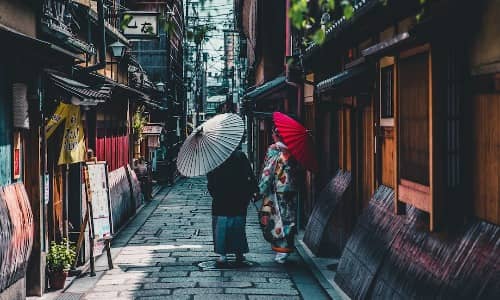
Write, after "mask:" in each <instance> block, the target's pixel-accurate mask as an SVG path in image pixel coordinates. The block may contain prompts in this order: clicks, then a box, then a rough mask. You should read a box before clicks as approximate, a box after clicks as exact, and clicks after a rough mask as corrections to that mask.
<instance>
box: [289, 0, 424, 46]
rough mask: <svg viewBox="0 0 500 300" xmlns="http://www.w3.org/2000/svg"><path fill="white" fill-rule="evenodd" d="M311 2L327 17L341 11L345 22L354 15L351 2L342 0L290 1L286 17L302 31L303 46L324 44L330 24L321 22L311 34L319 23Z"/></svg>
mask: <svg viewBox="0 0 500 300" xmlns="http://www.w3.org/2000/svg"><path fill="white" fill-rule="evenodd" d="M312 1H316V2H317V4H318V7H319V8H320V12H319V13H323V14H326V13H328V14H329V15H331V16H333V15H336V14H335V13H334V12H335V10H336V9H342V15H343V16H344V18H345V19H346V20H349V19H350V18H352V16H353V15H354V7H353V5H352V1H351V0H342V1H340V3H339V2H336V1H335V0H292V2H291V6H290V9H289V11H288V17H289V18H290V20H291V23H292V26H293V27H294V28H296V29H298V30H302V31H304V35H305V44H308V43H310V42H313V43H316V44H322V43H324V42H325V40H326V30H327V29H328V28H329V26H331V24H332V23H331V22H329V21H328V20H327V21H326V22H325V21H323V23H322V24H321V25H322V26H321V27H320V28H317V29H315V30H314V31H313V32H311V28H314V27H315V25H316V24H317V23H318V21H319V20H316V19H315V18H314V17H315V16H312V15H310V11H309V5H310V2H312ZM380 1H384V0H380ZM420 1H425V0H420ZM337 4H338V5H337ZM316 13H317V12H316ZM322 19H323V18H322ZM318 27H319V26H318Z"/></svg>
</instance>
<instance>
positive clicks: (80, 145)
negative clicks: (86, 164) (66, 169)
mask: <svg viewBox="0 0 500 300" xmlns="http://www.w3.org/2000/svg"><path fill="white" fill-rule="evenodd" d="M67 105H68V107H67V112H66V123H65V128H64V136H63V141H62V147H61V154H60V155H59V162H58V164H59V165H64V164H73V163H77V162H83V161H85V140H84V138H83V126H82V120H81V115H80V106H76V105H71V104H67Z"/></svg>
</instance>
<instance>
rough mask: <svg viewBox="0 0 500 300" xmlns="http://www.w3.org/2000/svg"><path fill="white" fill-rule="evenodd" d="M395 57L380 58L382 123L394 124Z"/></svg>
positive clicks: (384, 124) (385, 124)
mask: <svg viewBox="0 0 500 300" xmlns="http://www.w3.org/2000/svg"><path fill="white" fill-rule="evenodd" d="M395 73H396V72H395V68H394V58H393V57H384V58H383V59H381V60H380V125H381V126H388V127H392V126H394V99H395V94H396V88H395V87H396V83H395V75H396V74H395Z"/></svg>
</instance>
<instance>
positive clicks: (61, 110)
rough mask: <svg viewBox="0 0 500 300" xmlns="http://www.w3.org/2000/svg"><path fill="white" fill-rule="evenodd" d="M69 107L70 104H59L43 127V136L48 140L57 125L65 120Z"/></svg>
mask: <svg viewBox="0 0 500 300" xmlns="http://www.w3.org/2000/svg"><path fill="white" fill-rule="evenodd" d="M70 106H71V104H66V103H62V102H61V103H59V106H58V107H57V109H56V112H55V113H54V115H52V117H51V118H50V120H49V122H48V123H47V125H46V126H45V136H46V138H47V139H48V138H49V137H50V136H51V135H52V134H53V133H54V131H56V129H57V127H58V126H59V124H61V122H62V121H64V119H66V116H67V115H68V108H69V107H70Z"/></svg>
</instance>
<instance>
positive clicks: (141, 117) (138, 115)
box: [132, 106, 148, 158]
mask: <svg viewBox="0 0 500 300" xmlns="http://www.w3.org/2000/svg"><path fill="white" fill-rule="evenodd" d="M147 122H148V118H147V117H146V116H145V113H144V106H139V107H138V108H137V110H136V111H135V113H134V115H133V117H132V133H133V136H134V157H135V158H139V157H140V156H141V141H142V138H143V136H142V130H143V128H144V126H145V125H146V123H147Z"/></svg>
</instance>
